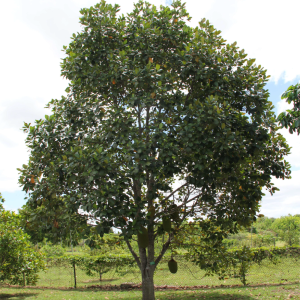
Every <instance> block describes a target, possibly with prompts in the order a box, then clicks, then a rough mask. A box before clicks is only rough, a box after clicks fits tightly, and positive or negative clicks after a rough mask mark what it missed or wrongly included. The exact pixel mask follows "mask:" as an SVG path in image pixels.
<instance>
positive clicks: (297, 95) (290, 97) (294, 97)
mask: <svg viewBox="0 0 300 300" xmlns="http://www.w3.org/2000/svg"><path fill="white" fill-rule="evenodd" d="M281 99H285V100H286V101H287V103H289V104H291V103H292V104H293V105H294V106H293V108H292V109H288V110H287V111H286V112H282V113H281V114H280V115H279V116H278V121H279V122H280V123H281V125H282V127H285V128H289V132H290V133H293V132H297V133H298V134H299V133H300V83H298V84H296V85H291V86H290V87H289V88H288V89H287V90H286V91H285V92H284V93H283V94H282V95H281Z"/></svg>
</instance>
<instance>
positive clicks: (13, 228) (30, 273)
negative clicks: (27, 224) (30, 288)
mask: <svg viewBox="0 0 300 300" xmlns="http://www.w3.org/2000/svg"><path fill="white" fill-rule="evenodd" d="M0 199H1V202H4V199H3V198H2V196H1V193H0ZM44 268H45V264H44V260H43V256H42V254H41V253H40V252H37V251H36V250H34V249H33V247H32V245H31V244H30V241H29V236H28V235H27V234H25V233H24V232H23V231H22V229H21V228H20V222H19V216H18V215H17V214H15V213H14V212H11V211H6V210H4V209H3V207H2V205H1V209H0V282H1V281H5V282H9V283H11V284H20V285H26V284H31V285H32V284H35V283H36V281H37V279H38V275H37V273H38V272H39V271H40V270H43V269H44Z"/></svg>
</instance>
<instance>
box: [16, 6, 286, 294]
mask: <svg viewBox="0 0 300 300" xmlns="http://www.w3.org/2000/svg"><path fill="white" fill-rule="evenodd" d="M118 12H119V6H118V5H114V6H112V5H110V4H106V2H105V1H102V2H101V3H99V4H96V5H95V6H93V7H91V8H89V9H82V10H81V14H82V17H81V18H80V22H81V24H82V25H83V30H82V31H81V32H80V33H77V34H73V37H72V39H73V41H72V42H71V43H70V44H69V46H64V49H65V52H66V57H65V58H64V59H63V62H62V64H61V67H62V75H63V76H64V77H65V78H67V79H68V80H70V82H71V83H70V85H69V87H68V88H67V90H66V91H67V92H68V96H67V97H62V98H61V99H60V100H55V99H53V100H51V101H50V103H49V107H52V115H51V116H45V119H44V120H43V119H40V120H37V121H36V124H35V125H31V124H27V123H25V124H24V131H25V132H27V133H28V136H27V140H26V143H27V145H28V147H29V148H30V149H31V155H30V159H29V162H28V164H27V165H23V168H22V169H20V172H21V176H20V184H21V185H22V187H23V190H24V191H26V192H29V193H30V195H29V202H30V203H32V205H33V206H34V207H37V206H40V205H41V204H42V203H43V201H50V202H51V201H54V200H53V199H56V198H57V197H58V198H59V197H64V199H65V200H66V201H67V203H68V208H69V210H70V211H72V212H73V213H74V212H75V213H77V212H78V211H79V209H80V210H81V211H84V212H86V213H87V214H89V215H90V216H91V217H93V218H95V220H96V222H97V227H96V228H97V232H98V233H99V234H100V235H103V234H104V233H108V232H109V229H110V228H111V227H115V228H118V229H119V230H121V234H122V236H123V237H124V239H125V241H126V243H127V246H128V248H129V250H130V251H131V253H132V255H133V257H134V258H135V260H136V263H137V265H138V266H139V268H140V270H141V274H142V278H143V299H154V285H153V274H154V271H155V268H156V266H157V265H158V263H159V262H160V260H161V259H162V257H163V255H164V253H165V252H166V251H167V249H168V248H169V247H170V244H171V241H172V240H173V238H174V236H176V234H177V233H178V232H180V230H181V225H182V224H183V222H184V220H186V219H187V218H189V217H192V218H194V219H196V220H200V221H201V220H202V219H203V215H206V217H207V219H209V220H212V221H213V223H214V226H217V227H219V228H220V230H221V232H223V233H226V232H232V233H233V232H236V231H237V227H236V223H238V224H239V225H243V226H247V225H249V224H250V223H251V222H252V221H253V220H254V219H255V215H256V213H257V211H258V210H259V201H260V200H261V197H262V195H263V192H262V188H263V187H266V188H267V190H268V191H269V192H271V193H274V192H275V191H276V187H274V186H272V183H271V178H272V176H275V177H276V178H282V179H284V178H288V177H289V174H290V170H289V164H288V163H287V162H286V161H285V160H284V156H285V155H286V154H288V153H289V147H288V145H287V144H286V142H285V139H284V138H283V137H282V136H281V135H280V134H278V133H277V129H278V127H277V124H276V119H275V115H274V113H273V112H272V108H273V106H272V103H271V102H270V101H268V96H269V94H268V92H267V90H265V89H264V87H265V84H266V81H267V75H266V70H264V69H263V68H262V67H261V66H257V65H255V64H254V61H255V59H247V58H246V56H247V54H245V52H244V50H239V48H238V47H237V45H236V43H233V44H231V45H230V44H226V41H225V40H224V39H223V38H222V37H221V36H220V31H217V30H216V29H215V28H214V26H212V25H211V24H210V23H209V21H206V20H205V19H203V20H201V21H200V22H199V26H198V27H196V28H192V27H189V26H188V25H187V24H186V21H188V20H190V17H189V14H188V13H187V11H186V10H185V6H184V4H182V3H181V1H174V2H173V4H172V6H171V7H164V6H161V8H160V10H158V9H157V8H156V7H155V6H151V5H150V4H149V3H147V2H143V1H139V2H138V3H136V4H135V7H134V10H133V12H132V13H129V14H128V15H127V16H124V15H120V16H117V13H118ZM161 222H162V225H161ZM200 224H203V225H205V226H207V224H206V223H205V222H200ZM165 233H167V234H168V239H167V240H166V241H165V242H164V244H163V246H162V248H161V249H158V250H155V247H154V245H155V244H154V241H155V240H156V239H157V238H159V236H160V235H161V234H165ZM136 234H137V235H138V237H139V241H140V243H139V245H138V246H139V247H138V251H139V253H136V251H134V250H133V247H132V237H133V235H136ZM207 238H209V237H207ZM134 243H135V242H134ZM145 247H146V248H147V251H146V248H145ZM155 252H156V253H159V254H158V255H156V254H155Z"/></svg>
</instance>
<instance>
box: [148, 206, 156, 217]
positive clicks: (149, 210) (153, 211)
mask: <svg viewBox="0 0 300 300" xmlns="http://www.w3.org/2000/svg"><path fill="white" fill-rule="evenodd" d="M148 212H149V213H150V217H151V218H153V217H154V215H155V208H154V206H150V207H149V208H148Z"/></svg>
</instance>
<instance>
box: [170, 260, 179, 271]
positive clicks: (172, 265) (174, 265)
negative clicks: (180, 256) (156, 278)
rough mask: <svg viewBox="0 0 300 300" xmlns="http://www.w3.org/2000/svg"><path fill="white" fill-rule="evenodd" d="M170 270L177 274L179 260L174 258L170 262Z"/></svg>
mask: <svg viewBox="0 0 300 300" xmlns="http://www.w3.org/2000/svg"><path fill="white" fill-rule="evenodd" d="M168 266H169V270H170V272H171V273H173V274H175V273H177V270H178V267H177V262H176V261H175V260H174V259H173V258H172V259H171V260H169V262H168Z"/></svg>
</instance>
